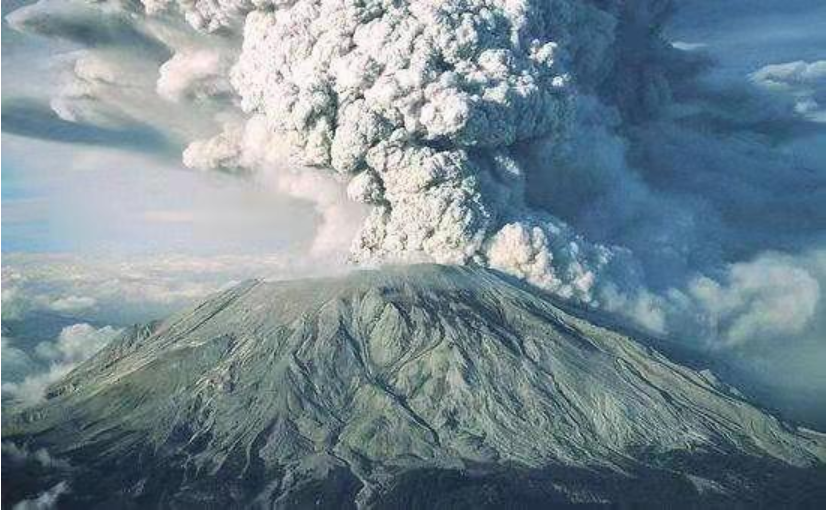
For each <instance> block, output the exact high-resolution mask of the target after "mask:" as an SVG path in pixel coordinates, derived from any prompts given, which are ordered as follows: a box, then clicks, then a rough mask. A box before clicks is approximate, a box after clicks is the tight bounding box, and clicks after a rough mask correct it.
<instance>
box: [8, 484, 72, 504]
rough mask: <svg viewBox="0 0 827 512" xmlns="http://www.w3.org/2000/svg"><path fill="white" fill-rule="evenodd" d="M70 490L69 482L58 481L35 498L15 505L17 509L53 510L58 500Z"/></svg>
mask: <svg viewBox="0 0 827 512" xmlns="http://www.w3.org/2000/svg"><path fill="white" fill-rule="evenodd" d="M69 491H70V488H69V484H68V483H67V482H65V481H63V482H59V483H57V484H56V485H55V486H54V487H51V488H49V489H47V490H45V491H43V492H42V493H40V494H39V495H37V496H36V497H35V498H32V499H28V500H23V501H21V502H20V503H17V504H16V505H14V509H15V510H51V509H54V508H55V506H56V505H57V500H58V499H59V498H60V497H61V496H62V495H64V494H66V493H68V492H69Z"/></svg>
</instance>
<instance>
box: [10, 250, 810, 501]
mask: <svg viewBox="0 0 827 512" xmlns="http://www.w3.org/2000/svg"><path fill="white" fill-rule="evenodd" d="M3 420H4V421H3V440H4V443H5V442H10V443H14V444H15V445H16V446H25V447H27V449H29V450H36V449H40V448H45V449H46V450H48V453H49V454H50V456H51V457H54V458H57V459H60V460H63V461H66V462H67V463H66V464H60V465H54V466H55V467H54V468H51V469H49V470H48V471H47V470H46V469H44V468H43V467H40V468H39V469H38V471H40V472H42V473H44V474H43V475H42V477H43V478H42V482H44V485H47V484H51V485H54V484H57V483H59V482H60V483H64V482H65V484H64V485H66V486H68V488H69V489H70V490H69V491H68V492H66V493H65V494H63V495H61V498H60V501H59V503H58V504H59V505H60V506H66V507H90V506H94V507H96V508H101V507H110V506H115V507H124V506H129V507H176V508H182V507H188V508H202V507H262V508H272V507H328V508H329V507H381V508H400V507H419V508H430V507H447V508H457V507H517V508H518V507H543V508H553V507H555V506H566V507H572V506H589V507H604V506H611V507H618V506H623V507H663V506H666V507H669V506H672V507H674V506H681V507H692V506H733V507H735V506H740V507H756V506H773V505H777V504H785V505H787V506H789V505H790V504H791V503H792V504H797V505H801V506H808V505H813V504H815V505H816V506H821V505H823V503H824V436H823V435H822V434H816V433H813V432H810V431H807V430H805V429H797V428H795V427H793V426H790V425H787V424H785V423H783V422H781V421H779V420H777V419H776V418H774V417H773V416H771V415H769V414H767V413H766V412H764V411H762V410H760V409H759V408H757V407H755V406H753V405H751V404H750V403H748V402H747V401H746V400H745V399H744V398H743V397H742V396H741V395H739V394H738V393H737V391H734V390H733V389H731V388H729V387H728V386H725V385H723V384H721V383H720V382H719V381H718V380H717V379H716V378H715V377H714V376H712V375H711V374H710V373H709V372H698V371H695V370H692V369H690V368H687V367H685V366H682V365H680V364H676V363H674V362H672V361H670V360H669V359H668V358H666V357H665V356H663V355H661V353H659V352H658V351H656V350H655V349H653V348H652V347H650V346H648V345H647V344H645V343H642V342H639V341H636V340H634V339H632V338H630V337H629V336H626V335H624V334H621V333H618V332H615V331H613V330H611V329H607V328H604V327H600V326H598V325H596V324H595V323H593V322H591V321H589V320H587V319H586V318H585V315H582V314H577V313H575V312H573V310H571V309H568V308H566V307H564V306H562V305H560V304H557V303H556V302H555V301H554V300H553V299H551V298H550V297H548V296H546V295H543V294H541V293H539V292H536V291H534V290H533V289H530V288H528V287H525V286H523V285H521V284H519V283H516V282H514V281H512V280H510V279H509V278H506V277H504V276H502V275H500V274H498V273H496V272H492V271H487V270H480V269H472V268H465V267H462V268H460V267H443V266H436V265H414V266H408V267H391V268H386V269H382V270H373V271H359V272H353V273H351V274H349V275H347V276H344V277H339V278H329V279H313V280H297V281H286V282H261V281H248V282H244V283H241V284H239V285H238V286H236V287H234V288H232V289H229V290H227V291H224V292H221V293H218V294H216V295H214V296H212V297H211V298H209V299H208V300H206V301H205V302H203V303H202V304H200V305H198V306H197V307H194V308H192V309H190V310H187V311H184V312H182V313H180V314H178V315H176V316H173V317H171V318H169V319H167V320H165V321H162V322H158V323H155V324H151V325H148V326H143V327H140V328H135V329H133V330H132V331H131V332H129V333H127V334H125V335H124V336H122V337H121V338H119V339H117V340H115V341H114V342H112V343H111V344H110V345H109V346H107V347H106V348H105V349H104V350H103V351H101V352H100V353H98V354H97V355H96V356H95V357H93V358H92V359H90V360H88V361H87V362H86V363H84V364H83V365H81V366H80V367H78V368H76V369H75V370H74V371H73V372H72V373H71V374H69V375H68V376H67V377H65V378H64V379H63V380H62V381H60V382H59V383H57V384H56V385H54V386H53V387H52V388H51V389H50V390H49V393H48V397H47V399H46V401H45V402H44V403H42V404H41V405H39V406H37V407H35V408H33V409H28V410H25V411H21V412H16V413H7V414H5V415H4V418H3ZM4 453H5V452H4ZM11 464H12V463H11V462H7V461H6V460H4V464H3V467H4V472H3V483H4V484H8V485H4V486H3V488H4V496H3V504H4V506H5V505H7V504H10V503H13V502H14V501H15V500H19V499H24V498H29V497H31V496H30V495H29V494H26V493H31V492H34V491H33V490H32V489H27V488H26V487H25V486H22V487H21V486H19V485H16V482H15V480H16V479H22V478H23V475H24V474H26V475H29V476H31V474H32V471H34V469H32V468H31V467H28V468H26V467H19V466H21V465H25V464H24V463H22V462H19V461H18V463H17V466H16V467H15V468H11V467H10V465H11ZM36 469H37V468H36Z"/></svg>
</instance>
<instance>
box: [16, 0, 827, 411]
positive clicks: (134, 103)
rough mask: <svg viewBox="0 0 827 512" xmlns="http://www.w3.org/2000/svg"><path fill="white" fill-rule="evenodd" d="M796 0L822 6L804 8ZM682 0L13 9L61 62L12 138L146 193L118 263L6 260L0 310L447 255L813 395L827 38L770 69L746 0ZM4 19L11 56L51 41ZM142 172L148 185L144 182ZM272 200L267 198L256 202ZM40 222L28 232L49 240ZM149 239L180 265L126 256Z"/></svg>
mask: <svg viewBox="0 0 827 512" xmlns="http://www.w3.org/2000/svg"><path fill="white" fill-rule="evenodd" d="M794 3H795V5H796V6H797V7H796V9H799V10H800V12H803V13H804V14H800V16H803V17H806V16H807V12H809V11H807V8H808V7H807V6H806V5H805V4H806V2H800V1H797V2H794ZM776 4H777V2H774V0H772V1H771V0H766V1H765V2H764V3H763V4H762V5H765V7H766V8H767V9H768V10H771V9H777V8H778V6H777V5H776ZM675 7H678V8H679V9H678V10H677V11H676V9H675ZM680 7H681V6H676V5H674V4H673V3H672V2H669V1H666V0H639V1H635V2H620V1H613V0H554V1H551V2H549V1H545V2H538V1H531V0H525V1H517V0H511V1H500V0H445V1H434V0H415V1H411V2H407V3H404V4H399V5H396V4H393V3H390V2H380V1H377V2H368V3H365V4H359V5H353V4H351V3H348V2H344V1H341V2H340V1H324V2H322V1H318V0H298V1H295V2H280V1H274V2H249V1H245V0H239V1H227V2H207V1H195V2H177V3H176V2H173V1H155V0H153V1H150V0H145V1H144V3H143V5H138V4H130V3H126V2H124V3H121V2H117V1H113V2H105V3H101V4H87V3H83V2H80V1H76V0H40V1H39V2H37V3H35V4H32V5H29V6H26V7H22V8H20V9H17V10H15V11H13V12H12V13H11V14H9V15H8V16H7V20H8V23H9V24H10V26H11V27H12V28H13V29H15V30H17V31H20V32H23V33H26V34H30V35H31V40H32V41H37V45H42V44H52V45H55V46H54V48H58V49H60V54H59V56H57V57H55V58H54V59H52V60H53V65H54V69H52V70H51V71H50V73H52V75H51V76H61V77H62V79H61V80H60V81H59V84H60V85H59V86H57V87H54V88H46V89H47V90H34V91H32V92H31V93H26V92H25V91H24V88H19V87H12V90H13V91H14V95H13V96H12V95H8V96H7V97H5V98H4V109H3V110H4V111H3V115H4V119H3V121H4V122H3V126H4V128H3V129H4V130H5V131H6V132H7V133H6V135H5V136H4V142H3V144H4V149H5V146H7V144H9V143H8V142H7V141H9V133H14V134H18V135H19V136H22V137H27V139H23V138H22V137H21V138H14V139H12V143H13V144H16V145H17V148H18V152H17V153H16V154H18V155H21V154H23V152H24V151H25V153H26V154H28V153H29V151H31V148H34V147H49V148H50V151H51V152H52V153H53V154H54V155H61V154H66V153H67V151H66V149H65V146H66V144H71V146H69V147H74V146H75V145H78V144H82V145H83V146H84V152H86V153H87V155H88V158H87V160H86V161H85V162H81V164H80V165H79V164H77V163H76V164H75V165H74V167H75V168H82V169H91V168H94V167H95V166H100V164H99V163H94V161H95V160H96V159H97V157H98V155H107V154H108V155H109V158H108V159H107V160H102V161H106V162H110V164H109V165H110V167H113V168H116V170H114V171H109V170H107V171H106V172H101V170H100V169H98V170H96V171H88V170H87V171H86V174H87V179H88V180H89V181H87V182H86V184H85V185H82V186H84V187H86V185H88V183H90V182H91V183H95V184H96V185H100V186H101V187H104V190H107V188H106V187H111V185H108V184H107V183H111V182H112V181H113V179H112V176H123V178H122V179H123V180H124V182H125V183H129V184H130V185H129V186H127V187H123V188H121V189H120V190H117V191H115V193H113V194H111V197H118V198H127V197H128V196H130V195H131V194H134V195H136V197H138V198H139V200H133V201H129V200H128V199H125V200H124V201H123V205H121V204H118V203H117V202H114V203H112V204H110V205H109V206H107V207H106V208H104V209H103V210H104V211H106V210H107V209H108V210H109V211H112V212H117V211H118V210H121V211H126V210H128V209H130V208H131V209H132V212H133V213H134V214H135V215H134V216H130V219H133V218H138V219H140V220H139V221H130V222H122V223H114V222H113V224H112V231H113V232H114V231H117V230H118V229H121V228H120V226H121V225H125V226H132V228H134V231H130V232H129V234H130V235H131V236H126V235H120V236H119V235H117V234H112V235H110V236H107V237H103V236H101V235H100V233H104V232H106V233H108V231H95V233H97V234H95V233H93V235H90V238H87V239H84V238H78V239H79V240H91V239H92V238H93V237H94V236H98V237H99V238H107V243H113V242H109V239H112V240H116V241H117V242H114V243H115V245H116V247H117V248H118V250H117V251H109V252H117V253H118V258H121V259H123V260H124V261H123V262H121V263H114V262H113V261H111V260H112V259H115V258H111V257H110V258H108V260H109V261H105V262H103V263H100V264H96V265H90V266H87V265H86V264H85V262H83V261H76V260H73V259H72V258H71V257H65V256H64V257H59V258H58V257H47V256H31V255H19V256H15V257H14V258H10V257H9V256H8V255H7V254H6V255H4V256H5V257H6V259H5V261H4V269H3V285H4V292H3V306H4V318H5V317H6V315H7V313H6V311H7V310H9V311H10V313H9V314H10V315H14V314H16V313H15V312H16V311H24V310H25V311H35V310H48V311H55V312H62V313H72V314H81V313H82V314H83V315H86V317H88V318H97V319H99V320H100V321H101V322H103V324H117V325H122V322H124V321H133V319H135V321H137V319H145V318H146V317H150V316H151V315H152V314H161V313H165V312H166V311H168V310H171V309H174V308H175V307H178V306H180V305H182V304H184V303H186V302H188V301H191V300H194V299H196V298H197V297H200V296H202V295H203V294H205V293H207V292H208V291H210V290H214V289H216V288H218V287H221V286H224V285H226V284H227V283H230V282H233V281H235V280H238V279H243V278H245V277H248V276H257V275H267V276H277V277H280V276H285V275H308V274H313V273H318V272H319V269H325V270H326V269H341V268H343V267H344V261H345V260H346V259H349V260H350V262H351V264H374V263H382V262H397V261H419V260H433V261H437V262H442V263H454V264H474V265H485V266H490V267H493V268H496V269H499V270H502V271H504V272H507V273H510V274H512V275H515V276H517V277H519V278H521V279H524V280H526V281H528V282H530V283H532V284H534V285H536V286H539V287H542V288H544V289H546V290H548V291H550V292H552V293H554V294H556V295H558V296H560V297H562V298H564V299H568V300H572V301H575V302H578V303H581V304H585V305H588V306H589V307H594V308H598V309H602V310H607V311H609V312H612V313H613V314H616V315H619V316H621V317H624V318H626V319H627V321H629V322H631V323H632V324H634V325H635V326H636V327H638V328H641V329H645V330H647V331H649V332H651V333H654V334H656V335H659V336H664V337H667V338H669V339H672V340H675V341H679V342H686V343H691V344H693V345H695V346H702V347H704V349H705V350H710V351H712V352H713V353H715V354H716V357H722V358H729V359H732V360H734V361H736V362H737V363H738V364H743V365H744V366H745V367H748V368H750V369H751V370H750V371H751V372H753V374H754V377H755V378H756V379H759V380H760V379H765V380H766V379H769V378H771V377H769V376H767V375H766V364H767V361H773V360H776V359H774V357H775V356H778V359H777V361H778V364H779V365H782V368H783V370H782V371H784V372H793V373H795V372H796V371H797V370H802V372H801V373H802V375H799V376H797V377H796V379H794V380H795V381H796V386H798V387H800V388H808V389H810V388H813V386H820V387H822V388H823V382H824V373H823V372H824V370H823V367H822V368H817V367H815V366H813V365H812V364H810V363H809V361H812V360H815V359H818V360H823V357H824V315H823V310H824V284H823V283H824V213H823V212H824V210H823V209H822V208H823V206H824V167H825V166H824V156H823V155H824V137H823V131H824V124H823V123H824V106H825V105H824V79H825V78H824V60H823V58H824V55H823V53H820V54H819V53H818V52H821V51H822V50H820V49H818V50H817V51H816V53H813V50H812V48H811V47H812V45H813V42H812V41H810V40H805V41H803V42H802V41H796V43H795V44H796V45H797V46H789V45H788V46H785V42H784V41H779V40H773V42H772V44H773V48H774V49H772V51H771V52H769V51H768V52H767V55H769V56H771V57H772V58H774V59H775V58H777V59H781V60H775V61H762V60H760V59H759V58H756V57H755V56H754V55H752V54H750V55H749V56H747V57H745V58H743V59H740V60H739V59H738V58H735V57H733V54H734V52H737V51H743V48H742V44H743V41H744V40H747V41H754V40H755V38H759V37H762V36H760V35H758V34H756V33H754V32H753V33H749V32H745V31H747V30H748V29H749V27H745V26H743V25H738V24H737V23H736V21H737V19H736V18H737V16H740V15H741V14H742V10H743V9H745V7H744V6H743V5H742V3H741V2H735V3H733V4H732V6H731V12H729V11H726V9H724V8H722V7H716V6H715V5H713V4H712V3H710V2H698V3H697V5H693V6H683V9H684V10H685V12H682V11H681V10H680ZM750 9H753V10H754V9H755V7H754V4H750ZM809 9H811V11H813V10H814V11H818V9H822V7H815V6H810V7H809ZM759 10H760V9H759ZM796 12H799V11H796ZM818 12H820V11H818ZM727 16H730V17H729V18H727ZM704 17H706V18H708V19H709V20H711V21H709V23H707V22H704V23H703V24H702V23H700V22H698V21H697V20H698V19H706V18H704ZM822 18H823V16H822ZM822 18H819V19H822ZM722 19H723V20H724V22H721V23H723V24H724V25H726V26H725V27H719V28H718V29H717V30H718V31H717V32H710V30H711V29H710V28H709V27H713V28H714V27H715V26H716V23H717V22H720V21H721V20H722ZM779 19H781V20H782V21H783V18H779ZM801 19H803V18H796V19H795V24H792V26H796V27H797V26H798V25H797V24H798V23H799V22H800V21H801ZM673 20H674V21H673ZM716 20H717V21H716ZM775 22H777V21H766V20H765V23H775ZM756 23H758V22H756ZM699 26H702V27H703V30H702V29H699V28H698V27H699ZM765 26H768V25H765ZM299 28H301V29H299ZM753 30H756V29H753ZM819 30H820V29H819ZM805 33H809V32H806V31H805ZM39 36H45V37H47V38H49V39H50V40H51V41H60V42H59V43H55V42H51V43H44V42H43V41H44V40H43V39H38V37H39ZM3 37H4V45H5V44H6V37H7V36H6V34H5V33H4V36H3ZM9 37H11V36H9ZM14 37H15V38H16V39H14V45H15V46H14V48H15V49H16V50H15V51H16V52H19V53H25V52H43V49H42V48H41V47H39V46H37V45H36V44H35V43H32V45H33V46H31V47H27V46H25V45H24V44H23V43H21V42H20V40H19V39H17V38H19V35H16V36H14ZM773 37H777V36H776V35H774V36H773ZM819 37H821V36H820V35H819ZM693 38H694V39H693ZM698 38H700V39H698ZM739 41H741V42H739ZM816 42H818V44H819V45H820V44H821V43H820V40H819V41H816ZM5 48H6V46H4V51H5ZM796 48H804V49H803V50H801V54H800V55H798V54H796ZM41 54H42V53H41ZM4 56H6V55H5V54H4ZM736 61H737V62H745V63H748V65H751V66H753V67H752V68H750V69H741V68H740V67H738V68H737V69H736V67H735V64H730V62H736ZM6 66H7V65H6V64H4V67H6ZM739 66H741V64H739ZM722 69H723V70H724V71H721V70H722ZM7 74H8V73H7ZM5 85H6V84H5V83H4V86H5ZM31 139H39V140H38V142H36V143H35V142H32V141H31ZM46 141H48V145H46V144H47V143H46ZM119 141H128V142H119ZM36 144H40V145H42V146H36ZM104 146H105V147H107V149H105V150H104V149H101V147H104ZM113 152H114V153H113ZM127 154H129V155H130V156H128V157H124V158H123V159H121V156H120V155H127ZM113 155H114V156H113ZM38 158H40V159H41V160H42V159H47V158H49V156H48V155H41V156H40V157H38ZM53 158H54V157H53ZM12 159H13V161H14V162H18V161H19V164H16V165H19V166H21V167H22V166H27V167H28V166H30V167H33V168H35V167H37V163H36V162H27V161H25V160H26V159H24V158H22V157H20V156H18V157H15V156H12ZM182 165H183V166H186V167H189V168H192V169H198V170H203V171H205V172H206V173H207V174H195V173H190V172H187V171H182V170H181V169H180V168H179V167H181V166H182ZM47 167H48V166H47ZM52 167H53V165H52ZM142 167H146V168H147V169H142ZM149 168H152V169H154V170H152V169H149ZM70 172H72V171H70ZM209 173H215V174H225V175H229V176H224V177H223V178H221V180H223V181H220V183H219V182H210V181H209V180H210V179H212V178H208V176H210V174H209ZM4 174H6V175H8V170H7V169H5V168H4ZM79 174H80V173H77V172H75V174H72V175H69V176H68V177H66V178H64V179H66V180H67V181H72V180H75V176H77V175H79ZM148 176H152V177H153V180H152V181H153V183H155V184H156V189H157V190H156V191H152V190H146V191H141V185H140V183H141V180H142V179H146V178H145V177H148ZM204 180H207V181H204ZM24 181H25V180H24ZM207 182H208V183H209V184H205V183H207ZM5 184H6V178H5V177H4V185H5ZM76 187H78V185H77V184H66V185H65V186H63V188H61V190H62V191H69V190H73V188H76ZM89 190H92V189H91V188H90V189H89ZM192 190H202V191H205V192H203V193H200V194H190V192H191V191H192ZM206 190H209V192H206ZM221 190H232V191H234V192H232V193H233V194H236V195H235V196H234V197H236V198H237V199H228V196H227V195H224V194H223V193H221V192H218V191H221ZM239 190H248V192H239ZM249 190H255V191H258V192H249ZM256 193H260V194H265V195H266V196H267V197H270V198H272V203H268V205H267V206H266V207H261V208H258V209H254V208H251V206H250V201H247V200H246V199H245V198H248V197H250V195H249V194H253V195H254V194H256ZM63 194H64V196H67V197H68V196H69V195H70V194H69V193H68V192H64V193H63ZM228 194H229V192H228ZM191 196H194V198H192V197H191ZM158 197H162V198H164V197H165V198H166V199H163V200H160V199H158ZM199 198H201V199H199ZM12 199H13V201H12V204H13V205H14V204H15V202H14V201H18V202H17V206H14V210H7V206H6V204H8V200H9V199H7V197H5V194H4V202H5V203H6V204H4V214H6V215H7V216H8V211H14V212H18V213H17V215H18V216H23V215H24V213H23V212H24V211H25V212H26V213H25V215H26V216H32V217H36V218H39V216H42V212H39V211H38V209H37V207H36V204H38V203H37V202H36V201H35V202H34V203H33V202H32V201H31V200H28V202H26V203H23V202H21V201H22V200H21V199H20V198H12ZM106 199H107V198H106V196H105V195H102V196H101V197H100V198H94V199H93V200H92V201H91V202H92V203H93V204H97V203H103V204H105V203H106ZM179 200H180V201H181V202H182V203H187V204H185V205H180V204H176V201H179ZM147 205H150V206H151V207H148V206H147ZM24 208H25V210H24ZM95 208H97V207H95ZM99 210H100V209H96V210H94V211H96V212H97V211H99ZM250 212H252V213H250ZM113 215H114V217H113V218H117V216H118V214H117V213H113ZM5 222H6V221H4V224H5ZM30 226H31V224H30V223H29V224H27V223H25V222H24V223H22V227H18V228H16V229H15V232H21V233H23V232H25V236H31V237H35V235H34V234H33V232H32V229H31V227H30ZM38 226H39V225H38ZM147 226H154V227H153V228H147ZM159 226H163V227H159ZM176 226H177V228H176ZM193 226H202V227H203V229H202V231H198V230H197V229H194V228H193ZM243 226H246V227H245V228H242V227H243ZM4 227H6V226H5V225H4ZM175 229H178V231H174V230H175ZM161 230H163V232H164V233H165V234H164V235H160V234H156V233H160V231H161ZM169 230H173V231H172V232H176V233H178V235H176V236H177V237H179V238H181V240H178V241H176V240H177V238H176V236H172V235H169V234H168V232H169ZM213 230H215V231H213ZM72 231H79V232H80V234H81V235H82V234H84V233H83V232H82V231H81V230H78V229H77V228H72ZM193 232H196V233H200V235H198V236H193V235H192V233H193ZM42 238H43V237H42V236H41V237H40V238H37V239H38V240H40V239H42ZM155 238H158V239H159V240H162V241H161V242H159V245H160V246H162V247H167V248H171V250H169V251H168V252H175V253H179V254H185V256H177V257H169V256H166V255H164V256H161V257H148V256H147V255H146V254H142V255H141V256H140V257H139V258H137V259H135V258H131V257H129V256H128V254H129V253H130V251H132V252H134V251H135V250H136V249H135V248H136V247H137V246H138V245H140V244H142V243H144V244H150V242H148V240H151V239H155ZM4 243H7V244H8V240H7V237H5V236H4ZM92 245H95V244H94V243H83V242H80V243H79V244H78V247H81V246H82V247H84V248H83V249H81V250H80V252H83V251H85V250H86V247H87V246H92ZM78 247H71V248H70V250H72V251H77V250H78ZM245 247H249V249H248V250H246V251H245V249H244V248H245ZM4 250H6V249H4ZM47 250H48V247H47ZM100 252H106V251H100ZM153 252H157V251H153ZM193 253H195V254H196V255H197V256H196V257H191V256H189V254H193ZM208 255H209V256H208ZM216 255H219V256H216ZM176 262H177V264H176ZM70 268H71V269H72V271H70V272H67V270H68V269H70ZM313 269H315V270H313ZM7 290H8V294H7ZM119 311H120V312H119ZM90 315H91V316H90ZM790 352H792V353H795V354H797V355H796V357H786V356H781V355H779V354H786V353H790ZM822 400H823V397H822Z"/></svg>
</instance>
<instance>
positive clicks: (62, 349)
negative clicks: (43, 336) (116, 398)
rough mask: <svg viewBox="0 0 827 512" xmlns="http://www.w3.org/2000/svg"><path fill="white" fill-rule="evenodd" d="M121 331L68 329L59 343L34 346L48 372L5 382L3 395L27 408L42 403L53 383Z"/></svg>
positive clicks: (80, 326) (85, 326)
mask: <svg viewBox="0 0 827 512" xmlns="http://www.w3.org/2000/svg"><path fill="white" fill-rule="evenodd" d="M120 332H121V331H120V330H119V329H114V328H112V327H109V326H106V327H102V328H99V329H98V328H95V327H92V326H91V325H89V324H75V325H71V326H69V327H65V328H64V329H63V330H62V331H61V333H60V335H59V336H58V338H57V340H55V341H53V342H42V343H40V344H38V345H37V346H36V347H35V353H36V354H37V356H38V357H39V358H40V359H41V360H42V361H44V362H45V363H46V364H47V366H48V369H47V370H46V371H44V372H35V373H31V374H29V375H27V376H26V377H25V378H24V379H23V380H22V381H19V382H4V383H3V385H2V390H3V395H4V396H6V397H11V398H13V399H14V400H17V401H20V402H22V403H24V404H27V405H31V404H35V403H37V402H39V401H40V400H42V399H43V398H44V396H45V393H46V389H47V388H48V387H49V386H50V385H51V384H52V383H54V382H56V381H58V380H59V379H60V378H62V377H63V376H65V375H66V374H67V373H69V372H70V371H71V370H72V369H73V368H74V367H75V366H77V365H79V364H80V363H82V362H83V361H85V360H86V359H88V358H90V357H91V356H93V355H94V354H95V353H97V352H98V351H99V350H100V349H102V348H103V347H104V346H106V344H107V343H109V342H110V341H112V339H114V338H115V337H116V336H117V335H118V334H120Z"/></svg>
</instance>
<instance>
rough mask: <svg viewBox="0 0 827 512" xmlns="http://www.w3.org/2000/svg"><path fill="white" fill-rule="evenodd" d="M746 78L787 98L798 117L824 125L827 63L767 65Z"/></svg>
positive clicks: (802, 62)
mask: <svg viewBox="0 0 827 512" xmlns="http://www.w3.org/2000/svg"><path fill="white" fill-rule="evenodd" d="M750 79H751V80H752V81H753V82H755V83H756V84H757V85H759V86H760V87H763V88H764V89H766V90H768V91H771V92H774V93H778V94H782V95H786V96H788V97H789V98H790V99H791V100H792V101H793V102H794V105H793V109H794V110H795V112H796V113H798V114H800V115H801V116H803V117H806V118H809V119H813V120H817V121H821V122H824V108H825V104H824V93H825V80H826V79H827V61H823V60H820V61H815V62H805V61H795V62H786V63H783V64H770V65H767V66H764V67H762V68H761V69H759V70H758V71H756V72H754V73H752V74H751V75H750Z"/></svg>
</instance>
